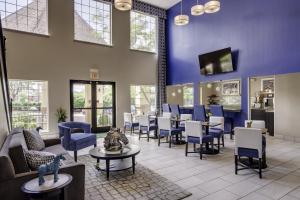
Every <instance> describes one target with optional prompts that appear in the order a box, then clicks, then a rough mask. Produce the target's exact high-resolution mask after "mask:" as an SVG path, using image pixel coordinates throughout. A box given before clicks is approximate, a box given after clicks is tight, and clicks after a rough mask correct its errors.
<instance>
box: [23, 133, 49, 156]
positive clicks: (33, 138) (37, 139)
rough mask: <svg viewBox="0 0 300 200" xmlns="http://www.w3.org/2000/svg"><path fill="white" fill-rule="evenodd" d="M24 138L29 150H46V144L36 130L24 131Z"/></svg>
mask: <svg viewBox="0 0 300 200" xmlns="http://www.w3.org/2000/svg"><path fill="white" fill-rule="evenodd" d="M23 133H24V137H25V141H26V144H27V147H28V149H29V150H36V151H41V150H43V149H44V148H45V143H44V141H43V139H42V137H41V136H40V134H39V132H37V131H36V130H24V131H23Z"/></svg>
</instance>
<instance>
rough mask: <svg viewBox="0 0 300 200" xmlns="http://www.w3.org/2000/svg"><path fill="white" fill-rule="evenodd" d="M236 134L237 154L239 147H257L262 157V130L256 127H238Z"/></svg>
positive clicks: (235, 130)
mask: <svg viewBox="0 0 300 200" xmlns="http://www.w3.org/2000/svg"><path fill="white" fill-rule="evenodd" d="M234 134H235V154H236V155H237V154H238V148H247V149H256V150H257V151H258V156H259V158H262V149H263V147H262V130H261V129H256V128H244V127H236V128H235V129H234Z"/></svg>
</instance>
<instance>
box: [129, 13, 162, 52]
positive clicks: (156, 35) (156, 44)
mask: <svg viewBox="0 0 300 200" xmlns="http://www.w3.org/2000/svg"><path fill="white" fill-rule="evenodd" d="M131 12H136V13H140V14H143V15H147V16H150V17H154V18H155V29H156V31H155V50H154V51H147V50H144V49H136V48H132V46H131ZM129 49H130V50H132V51H140V52H146V53H152V54H158V17H157V16H156V15H151V14H149V13H146V12H142V11H139V10H130V13H129Z"/></svg>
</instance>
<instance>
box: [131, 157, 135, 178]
mask: <svg viewBox="0 0 300 200" xmlns="http://www.w3.org/2000/svg"><path fill="white" fill-rule="evenodd" d="M132 172H133V174H134V173H135V156H132Z"/></svg>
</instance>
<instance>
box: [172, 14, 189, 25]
mask: <svg viewBox="0 0 300 200" xmlns="http://www.w3.org/2000/svg"><path fill="white" fill-rule="evenodd" d="M174 22H175V25H177V26H183V25H187V24H188V23H189V16H188V15H177V16H176V17H175V20H174Z"/></svg>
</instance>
